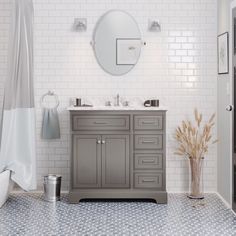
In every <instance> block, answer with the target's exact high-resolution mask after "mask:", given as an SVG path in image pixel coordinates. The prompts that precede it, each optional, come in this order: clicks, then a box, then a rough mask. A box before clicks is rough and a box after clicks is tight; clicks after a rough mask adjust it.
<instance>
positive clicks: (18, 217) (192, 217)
mask: <svg viewBox="0 0 236 236" xmlns="http://www.w3.org/2000/svg"><path fill="white" fill-rule="evenodd" d="M0 235H1V236H7V235H9V236H14V235H24V236H31V235H34V236H36V235H57V236H60V235H63V236H64V235H79V236H80V235H122V236H123V235H145V236H148V235H150V236H151V235H153V236H154V235H166V236H169V235H170V236H185V235H186V236H187V235H188V236H191V235H193V236H197V235H199V236H201V235H204V236H208V235H210V236H214V235H216V236H217V235H219V236H224V235H225V236H230V235H236V217H235V216H234V214H233V213H232V212H231V211H230V210H229V209H227V208H226V207H225V205H224V204H223V203H222V201H221V200H220V199H219V198H218V197H217V195H215V194H207V195H206V198H205V199H204V200H199V201H198V200H190V199H188V198H187V197H186V195H184V194H169V197H168V204H167V205H161V204H155V203H152V202H142V201H139V202H137V201H135V202H123V201H122V202H114V201H113V202H109V201H105V202H104V201H100V202H81V203H79V204H69V203H68V198H67V195H63V196H62V199H61V201H60V202H56V203H49V202H45V201H43V196H42V195H40V194H12V195H11V196H10V198H9V200H8V202H7V203H6V204H5V205H4V206H3V208H2V209H0Z"/></svg>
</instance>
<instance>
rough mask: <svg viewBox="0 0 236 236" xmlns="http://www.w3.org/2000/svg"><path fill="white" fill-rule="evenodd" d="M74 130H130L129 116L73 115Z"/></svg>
mask: <svg viewBox="0 0 236 236" xmlns="http://www.w3.org/2000/svg"><path fill="white" fill-rule="evenodd" d="M72 130H74V131H76V130H129V116H128V115H120V116H117V115H116V116H109V115H108V116H102V115H101V116H98V115H90V116H89V115H73V116H72Z"/></svg>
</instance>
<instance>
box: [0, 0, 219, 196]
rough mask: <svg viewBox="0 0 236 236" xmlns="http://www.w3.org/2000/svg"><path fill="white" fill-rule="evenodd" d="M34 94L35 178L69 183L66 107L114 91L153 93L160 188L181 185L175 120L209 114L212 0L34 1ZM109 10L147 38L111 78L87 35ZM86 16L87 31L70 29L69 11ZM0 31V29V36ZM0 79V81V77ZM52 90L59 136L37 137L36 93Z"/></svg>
mask: <svg viewBox="0 0 236 236" xmlns="http://www.w3.org/2000/svg"><path fill="white" fill-rule="evenodd" d="M34 3H35V96H36V107H37V159H38V162H37V164H38V168H37V169H38V173H37V174H38V179H39V187H40V186H41V182H42V176H43V175H45V174H47V173H58V174H62V176H63V189H67V187H68V183H69V114H68V112H67V111H66V107H67V106H68V105H69V100H70V98H72V97H76V96H78V97H82V98H84V99H87V100H88V101H92V102H97V103H98V102H102V103H103V102H104V101H105V100H112V99H113V97H114V96H115V95H116V94H117V93H119V94H120V95H121V97H123V98H126V99H128V100H134V99H136V100H138V99H139V100H140V101H144V99H148V98H152V97H155V98H159V99H160V103H161V105H166V106H167V107H168V112H167V189H168V191H177V192H178V191H184V190H186V189H188V162H187V161H186V160H185V159H184V158H182V157H179V156H175V155H174V154H173V152H174V147H175V142H174V140H173V133H174V130H175V128H176V126H177V125H178V124H179V123H180V122H181V121H182V119H185V118H186V117H190V116H192V112H193V109H194V107H198V108H199V110H200V111H201V112H202V113H203V114H204V118H207V117H209V116H210V115H211V114H212V113H213V112H215V111H216V102H217V99H216V92H217V75H216V64H217V61H216V35H217V24H216V19H217V18H216V17H217V4H216V1H215V0H165V1H164V0H120V1H114V0H80V1H76V0H34ZM9 6H10V5H8V1H7V0H1V3H0V76H1V79H3V78H4V76H5V67H6V65H5V64H6V48H7V40H6V36H5V34H6V29H7V28H8V22H9V17H8V16H9V12H8V11H6V8H8V7H9ZM110 9H122V10H125V11H127V12H129V13H130V14H131V15H133V16H134V18H135V19H136V20H137V22H138V24H139V26H140V29H141V31H142V37H143V39H144V40H145V41H146V42H147V45H146V46H145V47H144V48H143V49H142V54H141V58H140V60H139V62H138V64H137V66H136V67H135V68H134V69H133V70H132V71H131V72H130V73H128V74H127V75H124V76H122V77H113V76H111V75H109V74H106V73H105V72H104V71H103V70H102V69H101V68H100V67H99V65H98V64H97V62H96V59H95V57H94V54H93V51H92V48H91V46H90V40H91V37H92V32H93V28H94V25H95V23H96V21H97V20H98V19H99V17H100V16H101V15H102V14H103V13H105V12H106V11H108V10H110ZM76 17H85V18H87V21H88V30H87V32H83V33H79V32H73V30H72V25H73V21H74V18H76ZM149 18H150V19H152V18H153V19H159V20H160V23H161V26H162V31H161V32H159V33H153V32H148V31H147V23H148V19H149ZM2 32H3V35H4V36H2ZM0 85H1V84H0ZM48 90H53V91H55V93H57V94H58V96H59V99H60V107H59V112H60V123H61V133H62V137H61V139H60V140H55V141H50V142H48V141H44V140H41V139H40V127H41V115H42V114H41V109H40V104H39V100H40V97H41V96H42V94H44V93H45V92H47V91H48ZM216 155H217V151H216V146H215V147H212V148H210V151H209V153H208V154H207V156H206V161H205V176H204V178H205V189H206V191H215V190H216Z"/></svg>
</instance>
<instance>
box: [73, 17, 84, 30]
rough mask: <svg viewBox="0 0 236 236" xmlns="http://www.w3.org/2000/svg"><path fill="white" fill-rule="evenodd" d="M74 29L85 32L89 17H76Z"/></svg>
mask: <svg viewBox="0 0 236 236" xmlns="http://www.w3.org/2000/svg"><path fill="white" fill-rule="evenodd" d="M74 30H75V31H78V32H84V31H86V30H87V19H86V18H75V20H74Z"/></svg>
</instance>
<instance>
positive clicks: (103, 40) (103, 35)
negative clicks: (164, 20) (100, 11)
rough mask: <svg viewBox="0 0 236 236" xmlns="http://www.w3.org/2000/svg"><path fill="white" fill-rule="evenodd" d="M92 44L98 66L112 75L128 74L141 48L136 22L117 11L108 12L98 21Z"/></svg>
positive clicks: (136, 60) (124, 13) (127, 15)
mask: <svg viewBox="0 0 236 236" xmlns="http://www.w3.org/2000/svg"><path fill="white" fill-rule="evenodd" d="M92 43H93V47H94V53H95V56H96V58H97V61H98V63H99V65H100V66H101V67H102V68H103V69H104V70H105V71H106V72H108V73H110V74H112V75H123V74H125V73H127V72H129V71H130V70H131V69H132V68H133V67H134V66H135V64H136V63H137V62H138V59H139V56H140V51H141V46H142V41H141V33H140V30H139V27H138V25H137V23H136V21H135V20H134V18H133V17H132V16H130V15H129V14H127V13H126V12H124V11H119V10H112V11H109V12H107V13H105V14H104V15H103V16H102V17H101V18H100V19H99V21H98V23H97V25H96V27H95V29H94V34H93V42H92Z"/></svg>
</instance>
